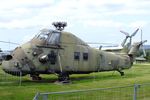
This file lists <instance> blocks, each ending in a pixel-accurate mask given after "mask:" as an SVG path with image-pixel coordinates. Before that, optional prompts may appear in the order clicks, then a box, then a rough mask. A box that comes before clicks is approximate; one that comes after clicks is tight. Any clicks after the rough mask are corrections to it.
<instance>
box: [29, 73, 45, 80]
mask: <svg viewBox="0 0 150 100" xmlns="http://www.w3.org/2000/svg"><path fill="white" fill-rule="evenodd" d="M30 77H31V78H32V80H34V81H37V80H42V78H41V77H40V76H39V74H33V75H32V74H31V75H30Z"/></svg>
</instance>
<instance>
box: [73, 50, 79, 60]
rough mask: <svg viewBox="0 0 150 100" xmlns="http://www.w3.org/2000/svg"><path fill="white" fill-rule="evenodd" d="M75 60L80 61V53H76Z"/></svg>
mask: <svg viewBox="0 0 150 100" xmlns="http://www.w3.org/2000/svg"><path fill="white" fill-rule="evenodd" d="M74 59H75V60H80V52H74Z"/></svg>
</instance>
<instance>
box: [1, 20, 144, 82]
mask: <svg viewBox="0 0 150 100" xmlns="http://www.w3.org/2000/svg"><path fill="white" fill-rule="evenodd" d="M53 25H54V26H55V28H56V29H55V30H51V29H43V30H41V31H40V32H39V33H38V34H37V35H36V36H35V37H34V38H33V39H31V40H30V41H29V42H27V43H25V44H23V45H21V46H18V47H17V48H16V49H15V50H13V52H12V53H11V54H10V55H7V56H6V58H5V60H4V61H3V62H2V69H3V70H4V71H5V72H6V73H9V74H12V75H19V74H16V73H20V72H21V73H22V76H24V75H27V74H30V76H31V77H32V79H33V80H40V79H41V77H40V76H39V75H40V74H55V75H57V76H58V81H60V82H68V81H69V80H70V78H69V75H71V74H89V73H92V72H103V71H118V72H119V73H120V74H121V75H122V76H123V75H124V72H123V70H124V69H129V68H131V66H132V65H133V61H134V58H135V54H136V52H137V51H138V50H139V47H140V46H141V45H142V44H143V43H145V42H146V41H141V42H137V43H134V44H133V45H132V46H131V48H130V50H129V51H128V52H124V53H120V54H119V53H117V54H116V53H112V52H106V51H102V50H98V49H95V48H92V47H90V46H89V45H88V44H87V43H85V42H84V41H82V40H81V39H80V38H78V37H76V36H75V35H73V34H72V33H70V32H65V31H63V30H64V28H65V27H66V26H67V23H66V22H54V23H53Z"/></svg>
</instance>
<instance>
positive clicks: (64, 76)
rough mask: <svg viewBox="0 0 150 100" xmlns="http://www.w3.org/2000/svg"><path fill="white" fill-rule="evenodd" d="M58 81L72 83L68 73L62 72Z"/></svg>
mask: <svg viewBox="0 0 150 100" xmlns="http://www.w3.org/2000/svg"><path fill="white" fill-rule="evenodd" d="M58 82H60V83H70V78H69V74H68V73H64V72H62V73H60V74H59V76H58Z"/></svg>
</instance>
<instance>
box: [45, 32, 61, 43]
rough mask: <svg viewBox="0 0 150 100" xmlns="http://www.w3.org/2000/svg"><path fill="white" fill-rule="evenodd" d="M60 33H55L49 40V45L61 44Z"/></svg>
mask: <svg viewBox="0 0 150 100" xmlns="http://www.w3.org/2000/svg"><path fill="white" fill-rule="evenodd" d="M59 40H60V33H58V32H54V33H52V34H51V36H50V37H49V40H48V44H59Z"/></svg>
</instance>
